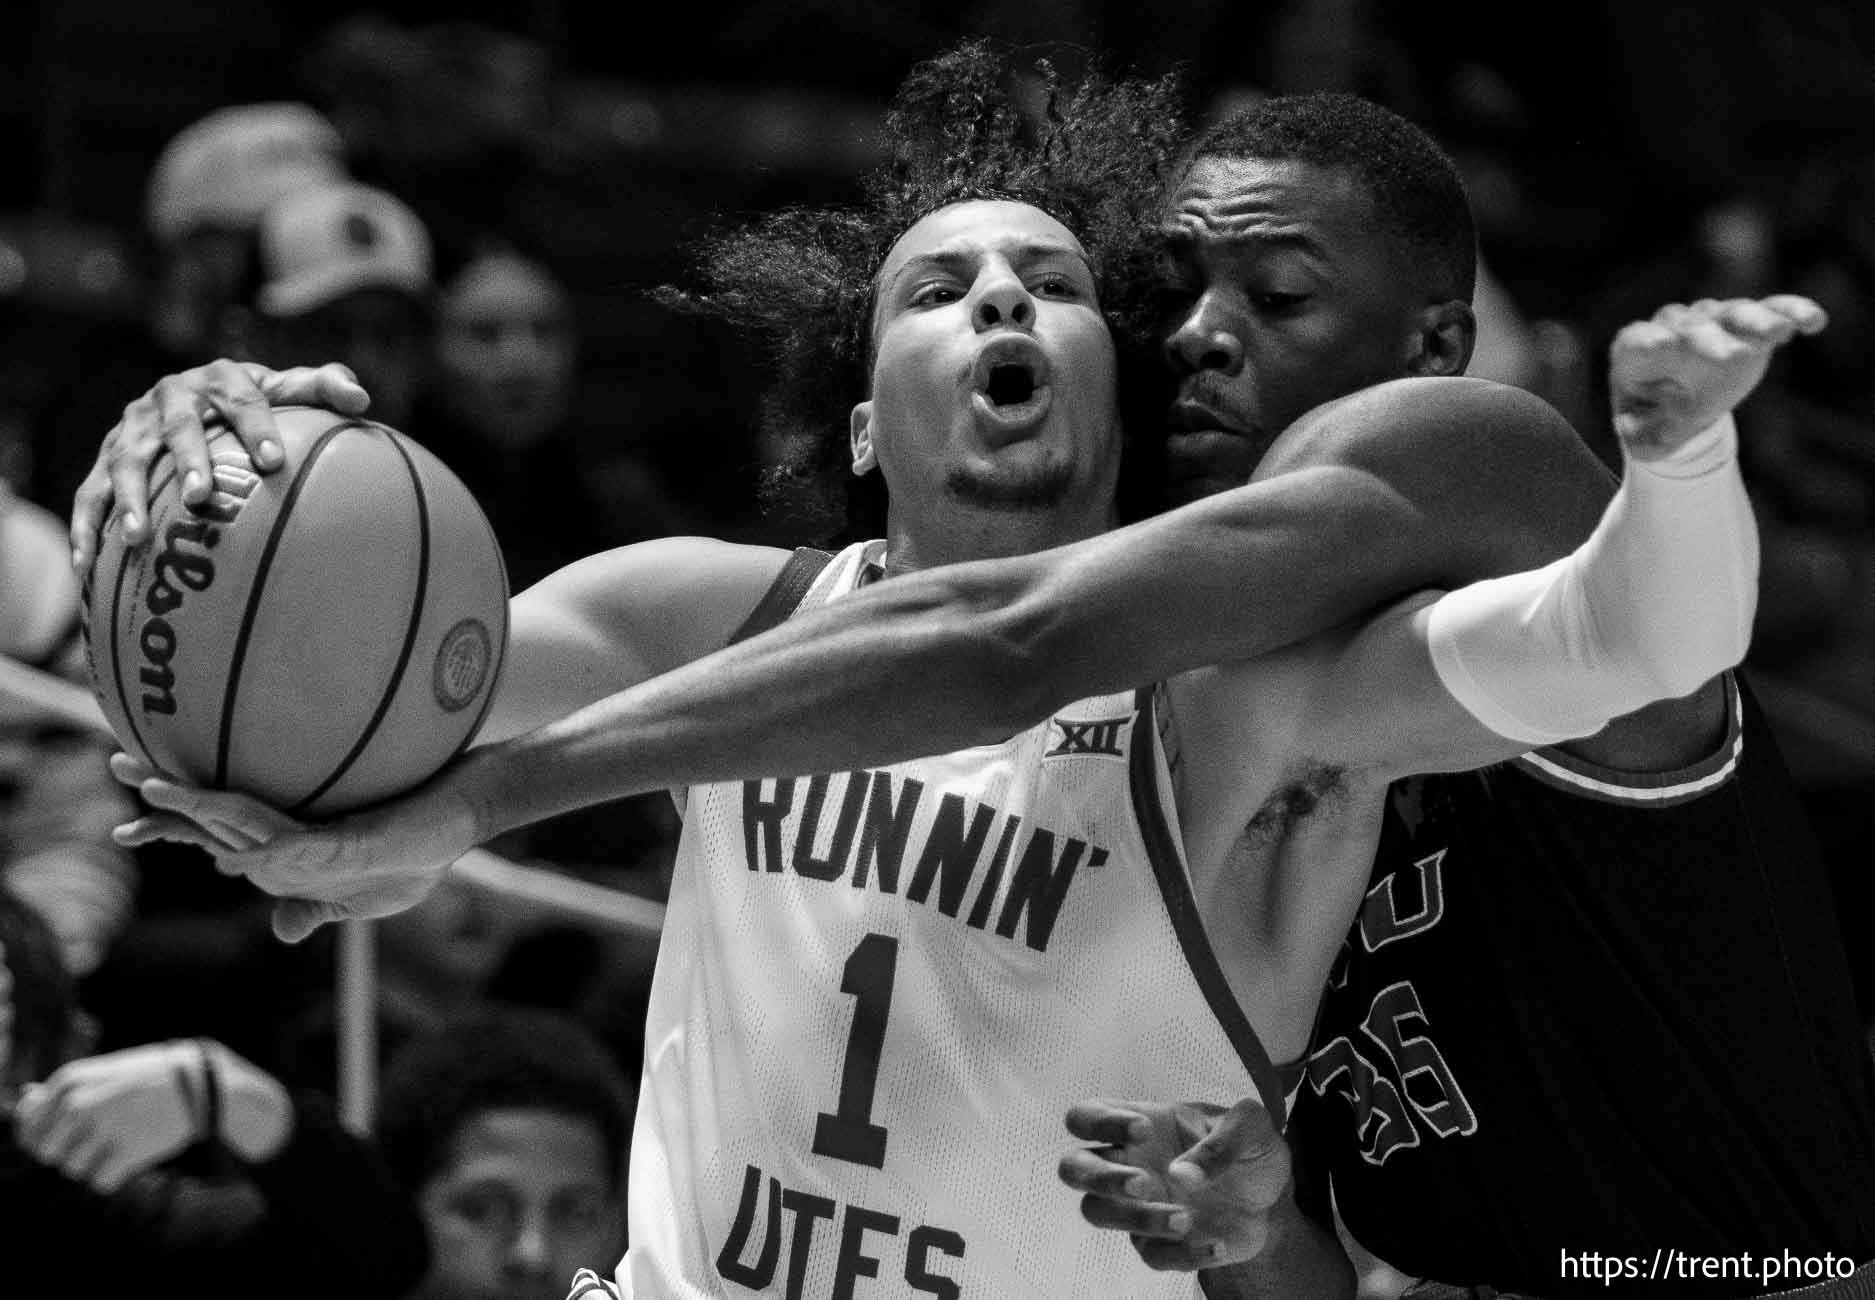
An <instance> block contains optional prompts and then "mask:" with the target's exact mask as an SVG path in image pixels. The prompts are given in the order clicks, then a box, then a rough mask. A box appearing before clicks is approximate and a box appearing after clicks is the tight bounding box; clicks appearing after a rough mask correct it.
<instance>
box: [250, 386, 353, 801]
mask: <svg viewBox="0 0 1875 1300" xmlns="http://www.w3.org/2000/svg"><path fill="white" fill-rule="evenodd" d="M369 428H370V425H368V424H367V423H366V422H364V421H362V420H346V421H344V422H343V423H341V424H335V425H333V426H332V427H331V428H330V429H327V430H326V431H325V432H324V433H322V434H320V435H319V440H318V441H317V442H315V443H313V445H312V446H311V447H309V448H307V450H306V457H305V459H304V460H302V461H301V462H300V466H299V468H298V469H297V470H295V471H294V473H293V482H292V483H291V484H290V485H288V487H287V490H286V497H285V498H284V499H283V500H282V501H281V502H280V510H279V513H277V514H276V515H275V516H274V520H273V526H272V528H270V529H269V530H268V532H267V544H266V546H264V547H262V548H261V553H260V563H259V564H258V565H256V566H255V569H254V577H253V579H252V581H251V582H250V584H249V586H248V591H247V607H246V608H245V609H243V610H242V611H241V627H240V630H239V631H238V632H236V634H235V638H234V653H233V654H232V655H231V656H230V657H229V660H228V687H227V690H226V692H225V693H224V694H223V696H222V701H221V724H220V727H219V729H218V732H217V736H216V742H215V780H214V784H215V785H216V786H217V787H219V788H224V789H225V788H226V786H227V781H228V751H229V749H230V748H231V747H232V746H231V744H230V741H231V738H232V733H233V731H234V705H235V700H236V698H237V697H238V696H239V695H240V693H241V670H242V669H243V668H244V667H245V666H246V663H247V646H248V640H249V638H250V636H251V635H252V633H253V631H254V621H255V618H256V617H257V616H258V615H259V613H260V602H261V598H262V597H263V596H264V595H265V594H266V591H267V575H268V573H269V572H270V571H271V570H272V569H273V558H274V555H275V554H276V553H278V551H279V549H280V537H281V534H282V533H284V532H285V531H286V525H287V521H288V520H290V519H291V518H292V517H293V507H294V506H295V505H296V504H297V503H298V502H299V494H300V491H301V489H302V488H304V487H305V486H306V476H307V475H308V474H309V473H311V472H312V467H313V465H314V464H315V463H316V462H317V461H318V459H319V457H320V456H321V455H322V454H323V453H324V452H325V449H326V448H327V447H328V446H329V445H331V442H332V440H333V439H334V438H336V437H338V436H339V435H340V434H341V433H344V432H345V431H346V430H348V429H369Z"/></svg>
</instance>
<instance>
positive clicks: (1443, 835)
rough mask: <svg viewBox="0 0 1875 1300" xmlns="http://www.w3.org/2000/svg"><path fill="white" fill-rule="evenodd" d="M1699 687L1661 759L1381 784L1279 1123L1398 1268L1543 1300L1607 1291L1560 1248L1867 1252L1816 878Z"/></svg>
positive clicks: (1859, 1083)
mask: <svg viewBox="0 0 1875 1300" xmlns="http://www.w3.org/2000/svg"><path fill="white" fill-rule="evenodd" d="M1728 707H1729V710H1730V719H1731V722H1730V727H1729V734H1728V735H1727V736H1726V738H1725V741H1724V743H1723V744H1722V746H1721V747H1720V749H1719V750H1718V751H1717V752H1715V753H1714V754H1712V755H1710V756H1709V757H1708V758H1707V759H1706V760H1705V761H1704V762H1702V763H1700V764H1697V765H1695V766H1694V767H1692V768H1690V769H1687V770H1684V771H1678V772H1671V773H1664V774H1645V775H1636V774H1632V773H1616V772H1611V771H1608V770H1606V769H1599V768H1595V767H1593V766H1591V765H1588V764H1585V763H1583V762H1581V761H1579V760H1577V759H1574V758H1573V757H1571V756H1569V755H1565V754H1561V753H1559V752H1557V751H1553V750H1543V751H1538V752H1536V753H1534V754H1531V755H1527V756H1525V757H1523V758H1520V759H1518V760H1516V761H1514V762H1512V763H1509V764H1505V765H1502V766H1499V767H1494V768H1490V769H1487V770H1485V771H1482V772H1471V773H1462V774H1453V775H1447V776H1437V777H1422V778H1415V779H1413V780H1411V781H1406V782H1401V783H1399V784H1398V785H1396V786H1395V787H1394V789H1393V791H1392V792H1391V798H1390V804H1391V806H1390V808H1389V810H1388V816H1387V822H1386V826H1385V829H1384V831H1383V833H1382V838H1381V843H1380V848H1379V851H1378V853H1377V855H1376V862H1375V868H1374V874H1373V878H1372V885H1371V888H1370V890H1369V893H1368V895H1367V898H1366V901H1365V903H1364V905H1363V907H1362V909H1361V915H1360V918H1359V920H1358V921H1357V923H1356V924H1355V926H1354V927H1353V929H1352V930H1351V931H1350V934H1349V937H1348V940H1347V943H1346V944H1345V946H1344V948H1343V951H1342V954H1341V957H1340V959H1339V961H1338V962H1337V964H1336V967H1335V970H1334V973H1333V975H1332V976H1331V979H1330V982H1329V988H1328V991H1327V993H1326V996H1325V1000H1324V1003H1323V1008H1322V1012H1321V1017H1320V1020H1319V1023H1318V1026H1317V1030H1316V1035H1315V1039H1314V1042H1313V1046H1312V1048H1311V1051H1310V1054H1309V1059H1308V1063H1307V1070H1306V1073H1305V1075H1304V1078H1303V1080H1302V1082H1301V1083H1300V1085H1299V1089H1298V1095H1297V1099H1296V1103H1295V1105H1296V1111H1295V1118H1294V1120H1293V1124H1294V1125H1295V1126H1297V1128H1296V1130H1294V1131H1295V1133H1296V1136H1297V1138H1298V1139H1299V1142H1300V1144H1301V1145H1302V1146H1303V1147H1304V1148H1305V1149H1306V1150H1307V1151H1308V1152H1309V1159H1311V1160H1312V1161H1316V1162H1322V1163H1325V1164H1326V1165H1327V1167H1328V1168H1329V1169H1330V1170H1331V1171H1332V1174H1333V1184H1334V1191H1335V1196H1336V1201H1337V1204H1338V1206H1339V1208H1340V1210H1341V1213H1342V1216H1343V1218H1344V1219H1345V1220H1346V1222H1347V1224H1348V1226H1349V1228H1350V1229H1351V1230H1352V1232H1353V1233H1354V1235H1355V1237H1356V1238H1357V1239H1359V1240H1360V1241H1361V1243H1362V1244H1363V1245H1365V1246H1366V1247H1367V1248H1368V1249H1370V1250H1372V1251H1373V1252H1374V1253H1375V1254H1377V1255H1379V1256H1380V1257H1381V1258H1382V1259H1385V1260H1387V1261H1388V1262H1389V1263H1391V1264H1393V1265H1394V1266H1395V1267H1397V1268H1399V1269H1400V1270H1401V1271H1403V1272H1405V1273H1407V1274H1409V1275H1412V1276H1415V1277H1430V1278H1436V1279H1438V1280H1440V1281H1444V1282H1451V1283H1464V1284H1479V1283H1484V1284H1489V1285H1491V1286H1494V1287H1497V1288H1499V1289H1500V1290H1510V1291H1521V1292H1528V1293H1530V1294H1534V1295H1539V1296H1548V1297H1567V1296H1572V1295H1585V1296H1586V1295H1607V1294H1610V1292H1609V1291H1608V1288H1607V1284H1606V1283H1605V1282H1604V1281H1602V1280H1601V1279H1599V1278H1593V1277H1582V1276H1579V1275H1578V1276H1576V1277H1570V1276H1567V1275H1566V1274H1567V1271H1568V1270H1567V1269H1566V1268H1565V1267H1564V1264H1563V1253H1564V1252H1574V1253H1580V1252H1588V1251H1593V1252H1599V1253H1600V1254H1602V1255H1621V1256H1639V1257H1645V1258H1652V1257H1653V1255H1654V1252H1655V1251H1656V1250H1657V1249H1663V1248H1664V1249H1668V1250H1672V1249H1677V1250H1679V1251H1681V1252H1682V1253H1684V1254H1687V1255H1693V1256H1716V1255H1722V1254H1727V1253H1732V1254H1736V1253H1738V1252H1741V1251H1751V1252H1754V1253H1757V1254H1760V1255H1763V1254H1767V1253H1775V1252H1783V1251H1790V1252H1794V1253H1795V1254H1797V1255H1822V1254H1824V1253H1826V1252H1834V1253H1835V1254H1836V1255H1838V1256H1842V1255H1845V1254H1850V1255H1853V1256H1854V1257H1855V1258H1856V1259H1857V1260H1858V1261H1861V1260H1866V1259H1868V1258H1869V1257H1870V1255H1871V1253H1872V1252H1875V1115H1872V1113H1871V1096H1872V1095H1875V1091H1872V1088H1871V1069H1870V1061H1869V1055H1868V1051H1867V1048H1866V1046H1865V1044H1864V1040H1863V1037H1862V1033H1861V1030H1860V1027H1859V1025H1858V1022H1857V1016H1856V1011H1855V1006H1854V1001H1853V995H1852V992H1851V988H1850V982H1849V975H1848V970H1847V964H1846V961H1845V958H1844V954H1843V950H1842V942H1841V938H1840V932H1839V930H1838V923H1837V918H1836V913H1835V910H1834V904H1833V901H1832V899H1831V896H1830V892H1829V886H1828V881H1827V876H1826V872H1825V869H1824V866H1823V863H1822V861H1821V860H1820V858H1819V856H1818V854H1817V852H1816V850H1815V848H1814V847H1813V845H1812V843H1811V841H1810V836H1809V830H1808V828H1807V826H1806V825H1805V824H1804V822H1803V819H1802V814H1801V811H1800V808H1799V806H1798V805H1797V803H1796V801H1795V797H1794V795H1793V792H1792V790H1791V786H1790V781H1789V778H1788V776H1787V775H1786V773H1785V771H1784V768H1783V765H1782V761H1781V760H1780V758H1779V757H1778V755H1777V752H1776V748H1775V746H1774V744H1773V743H1772V740H1771V737H1770V735H1769V734H1768V732H1767V730H1766V727H1765V723H1764V719H1763V716H1762V715H1761V714H1760V712H1759V711H1758V709H1757V708H1756V706H1755V704H1754V703H1753V701H1752V699H1751V697H1750V693H1749V691H1748V690H1744V689H1741V688H1739V687H1737V686H1732V687H1729V688H1728ZM1646 1289H1647V1294H1648V1295H1650V1296H1662V1297H1665V1296H1672V1295H1715V1296H1723V1295H1745V1294H1751V1293H1752V1292H1753V1291H1754V1289H1756V1288H1754V1286H1753V1285H1752V1284H1751V1283H1750V1282H1748V1281H1741V1280H1738V1279H1736V1278H1733V1279H1730V1280H1719V1281H1702V1282H1698V1283H1693V1282H1685V1281H1668V1280H1665V1279H1664V1278H1663V1279H1661V1280H1658V1281H1650V1282H1648V1283H1646Z"/></svg>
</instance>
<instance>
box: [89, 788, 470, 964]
mask: <svg viewBox="0 0 1875 1300" xmlns="http://www.w3.org/2000/svg"><path fill="white" fill-rule="evenodd" d="M111 772H112V774H113V775H114V776H116V777H117V779H118V780H119V781H122V782H123V783H124V784H125V785H128V786H133V787H135V789H136V790H137V792H138V793H139V794H141V795H142V796H143V800H144V802H145V803H147V804H148V805H149V806H150V807H151V808H152V809H155V810H156V811H154V812H152V813H150V814H148V815H146V816H143V817H140V818H138V819H137V820H136V821H133V822H128V823H126V824H125V825H123V826H120V827H118V828H117V830H116V831H115V832H113V834H114V836H115V838H116V839H117V841H118V843H120V844H127V845H138V844H147V843H149V842H151V841H152V840H171V841H174V842H176V843H181V844H193V845H195V846H196V847H198V848H201V849H205V850H207V852H208V853H209V854H210V855H211V856H212V857H213V858H214V859H215V868H216V870H218V871H220V872H221V873H222V874H223V875H229V876H245V877H246V878H247V879H248V880H250V881H252V882H253V883H254V884H255V885H257V886H259V887H260V888H261V889H263V890H265V891H266V892H267V893H269V894H272V895H274V896H275V897H276V898H278V899H279V900H280V901H279V902H278V903H276V904H275V905H274V911H273V931H274V934H275V935H276V936H278V937H279V938H281V939H283V940H285V941H286V942H288V943H298V942H299V941H300V940H301V939H304V938H305V937H306V936H307V935H309V934H311V933H312V932H313V931H314V930H316V929H318V928H319V927H320V926H321V925H324V924H325V923H326V922H328V921H343V920H361V919H366V918H371V917H379V916H389V915H391V914H392V913H394V912H401V911H403V910H404V909H405V908H408V907H413V906H415V905H416V904H417V903H419V902H421V901H422V900H423V898H424V897H425V896H427V895H428V894H429V892H430V891H431V890H432V889H434V888H435V887H436V885H437V883H438V882H439V881H440V880H442V878H443V873H444V872H445V871H447V870H448V869H449V864H450V863H452V862H454V861H455V860H456V859H457V858H459V857H461V856H462V855H463V854H464V853H466V852H468V851H469V850H470V849H471V848H473V847H474V846H475V842H476V840H475V833H474V830H473V823H472V819H471V818H470V817H469V815H468V813H467V810H466V809H465V808H463V807H462V806H461V805H460V804H459V803H456V802H453V801H451V800H449V799H447V798H445V797H443V796H442V795H441V793H440V792H439V791H438V789H437V787H436V785H435V783H434V782H432V783H431V784H430V785H429V786H425V787H422V788H420V789H419V790H418V791H415V792H413V793H411V794H408V795H404V796H401V797H399V798H397V799H393V800H389V801H387V802H384V803H380V804H375V805H373V806H372V807H371V808H370V809H368V810H365V811H363V812H360V813H357V814H354V815H352V816H349V817H341V818H338V819H336V820H333V821H330V822H321V823H317V824H308V823H302V822H297V821H295V820H293V819H292V818H291V817H288V816H287V815H286V814H285V813H282V812H280V811H278V810H277V809H274V808H271V807H269V806H268V805H266V804H264V803H262V802H260V801H259V800H258V799H253V798H250V797H249V796H247V795H244V794H236V793H234V792H231V791H223V790H204V789H200V788H198V787H196V786H189V785H182V784H180V783H178V782H175V781H172V780H169V779H168V778H166V777H163V776H160V775H158V774H157V773H156V772H155V771H153V770H152V769H151V768H150V767H149V766H148V765H146V764H144V763H141V762H139V761H138V760H136V759H134V758H132V757H130V755H128V754H117V755H114V756H113V757H112V759H111Z"/></svg>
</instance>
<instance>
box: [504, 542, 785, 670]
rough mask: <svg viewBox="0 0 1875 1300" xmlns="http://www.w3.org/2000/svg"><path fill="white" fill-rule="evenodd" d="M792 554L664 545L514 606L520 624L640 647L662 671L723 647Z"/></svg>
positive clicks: (580, 568)
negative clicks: (555, 626)
mask: <svg viewBox="0 0 1875 1300" xmlns="http://www.w3.org/2000/svg"><path fill="white" fill-rule="evenodd" d="M791 554H792V552H790V551H786V550H782V549H780V548H778V547H772V546H750V545H744V544H740V543H736V542H723V541H718V540H716V539H715V538H710V537H661V538H658V539H656V540H655V541H649V542H640V543H638V544H637V545H634V546H621V547H615V548H614V549H612V550H608V551H601V552H599V553H598V554H596V555H590V556H587V557H586V558H585V559H582V560H577V561H575V562H574V563H572V564H569V565H567V566H566V567H565V568H562V569H559V570H556V571H555V572H553V573H551V574H549V575H548V576H547V577H545V578H542V579H541V580H540V581H539V582H537V583H535V584H534V585H533V586H531V587H529V588H528V589H527V590H526V591H524V592H522V593H521V594H520V595H519V596H517V597H516V599H515V606H516V613H517V615H518V616H525V617H530V618H542V617H545V618H548V619H552V620H558V621H560V622H561V623H562V625H563V626H564V625H565V624H566V622H567V621H568V620H570V621H572V622H574V623H576V624H579V625H583V626H585V627H586V628H588V629H589V630H590V631H591V632H592V633H594V634H596V635H598V636H600V637H602V638H604V639H605V640H606V641H609V642H612V643H615V644H630V645H633V646H637V647H639V648H640V649H641V651H642V652H644V654H645V655H646V658H647V663H648V664H649V665H650V666H652V667H653V668H654V669H655V670H657V671H663V670H665V669H668V668H671V667H674V666H676V665H677V664H680V663H687V662H689V661H690V660H692V659H695V658H697V657H699V656H701V655H704V654H707V653H709V652H710V651H712V650H716V649H720V648H721V647H722V646H723V645H725V644H726V643H727V642H728V640H729V638H730V636H731V635H733V634H734V632H735V630H736V629H737V628H738V627H740V626H741V624H742V621H743V620H744V619H746V618H747V617H748V616H749V613H750V611H751V610H753V609H754V608H755V606H756V605H757V604H758V603H759V602H760V601H761V599H762V597H763V595H764V594H766V593H767V591H768V589H769V587H770V586H772V585H773V584H774V582H775V579H776V578H777V577H779V576H780V574H781V571H782V569H783V567H784V566H785V565H786V564H787V562H788V557H789V556H790V555H791Z"/></svg>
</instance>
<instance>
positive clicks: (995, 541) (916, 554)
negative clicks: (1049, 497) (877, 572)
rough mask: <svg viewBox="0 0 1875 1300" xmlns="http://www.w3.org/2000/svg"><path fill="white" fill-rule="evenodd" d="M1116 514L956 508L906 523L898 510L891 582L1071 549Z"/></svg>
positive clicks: (889, 537) (891, 533) (890, 550)
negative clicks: (922, 572) (916, 573)
mask: <svg viewBox="0 0 1875 1300" xmlns="http://www.w3.org/2000/svg"><path fill="white" fill-rule="evenodd" d="M1114 523H1115V520H1114V516H1113V511H1112V510H1111V508H1103V509H1101V510H1098V511H1094V510H1081V511H1070V510H1052V511H1050V510H1033V511H1016V510H996V509H985V508H982V507H975V506H967V505H961V504H957V503H952V504H951V505H950V506H949V507H948V508H946V509H942V510H940V511H935V512H931V513H927V514H924V515H922V516H918V517H914V518H907V517H906V516H905V514H903V513H901V512H899V511H898V510H896V509H894V510H893V511H892V512H891V513H890V514H889V515H888V517H887V520H886V562H885V572H886V576H888V577H890V576H891V575H893V574H898V573H909V572H911V571H913V570H916V569H930V568H936V567H937V566H938V565H942V564H962V563H965V562H967V561H970V560H998V559H1003V558H1005V557H1007V556H1011V555H1029V554H1032V553H1034V552H1036V551H1044V550H1047V549H1048V548H1050V547H1053V546H1066V545H1067V544H1069V543H1070V542H1078V541H1081V540H1082V539H1084V538H1088V537H1092V536H1095V535H1096V534H1098V533H1103V532H1106V531H1107V530H1108V529H1110V528H1112V527H1113V526H1114Z"/></svg>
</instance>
